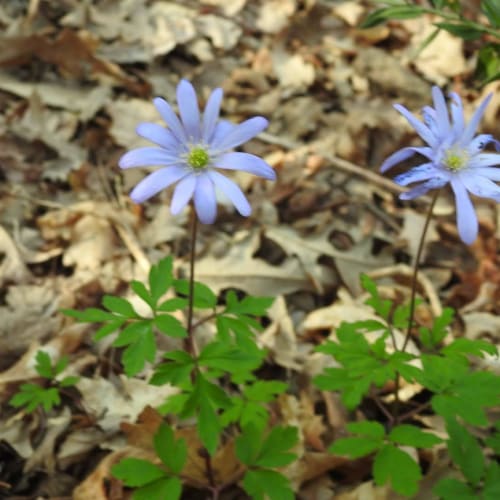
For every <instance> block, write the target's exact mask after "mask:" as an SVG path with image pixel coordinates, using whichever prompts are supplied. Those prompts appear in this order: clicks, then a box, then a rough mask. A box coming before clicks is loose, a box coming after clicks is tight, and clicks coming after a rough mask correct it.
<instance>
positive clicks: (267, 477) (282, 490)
mask: <svg viewBox="0 0 500 500" xmlns="http://www.w3.org/2000/svg"><path fill="white" fill-rule="evenodd" d="M243 488H244V489H245V491H246V492H247V493H248V495H250V497H251V498H252V500H264V498H265V497H267V498H270V499H271V500H294V498H295V495H294V493H293V490H292V489H291V487H290V482H289V481H288V479H287V478H286V477H285V476H283V475H282V474H280V473H279V472H275V471H272V470H249V471H247V472H246V473H245V476H244V477H243Z"/></svg>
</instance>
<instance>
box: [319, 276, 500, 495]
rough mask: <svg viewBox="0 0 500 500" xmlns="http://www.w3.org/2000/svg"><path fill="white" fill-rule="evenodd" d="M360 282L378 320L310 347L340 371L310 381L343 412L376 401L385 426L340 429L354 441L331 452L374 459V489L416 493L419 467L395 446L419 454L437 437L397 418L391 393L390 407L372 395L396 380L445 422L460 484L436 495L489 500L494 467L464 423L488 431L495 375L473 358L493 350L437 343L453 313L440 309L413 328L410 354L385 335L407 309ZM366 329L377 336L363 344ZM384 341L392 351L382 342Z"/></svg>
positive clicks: (484, 345) (496, 395)
mask: <svg viewBox="0 0 500 500" xmlns="http://www.w3.org/2000/svg"><path fill="white" fill-rule="evenodd" d="M361 282H362V286H363V288H364V289H365V290H366V291H367V292H368V293H369V295H370V296H369V298H368V299H367V300H366V304H368V305H370V306H371V307H372V308H373V310H374V311H375V313H376V314H377V315H378V316H379V317H380V320H369V321H358V322H353V323H342V324H341V325H340V327H339V328H338V330H337V332H336V336H337V341H327V342H326V343H325V344H323V345H320V346H318V348H317V351H319V352H323V353H325V354H328V355H330V356H332V357H333V358H334V359H335V360H336V362H337V363H338V364H339V365H340V366H339V367H335V368H326V369H325V370H324V372H323V373H322V374H321V375H319V376H317V377H316V378H315V380H314V382H315V384H316V385H317V386H318V387H319V388H320V389H323V390H335V391H339V392H340V393H341V398H342V401H343V402H344V404H345V405H346V407H347V408H348V409H350V410H354V409H355V408H357V407H359V406H360V405H361V403H362V401H363V400H364V399H366V398H368V399H375V400H376V403H377V405H378V406H379V407H381V408H382V410H383V411H384V414H385V415H386V416H387V418H388V422H387V428H386V427H385V426H384V425H382V424H381V423H380V422H378V421H361V422H354V423H350V424H348V425H347V430H348V431H349V432H351V433H352V434H353V437H348V438H341V439H337V440H336V441H335V442H334V443H333V445H332V446H331V447H330V451H331V452H332V453H335V454H338V455H346V456H349V457H350V458H359V457H363V456H368V455H373V469H372V473H373V478H374V480H375V482H376V483H377V484H379V485H381V484H385V483H387V482H390V483H391V485H392V488H393V489H394V490H395V491H396V492H398V493H400V494H402V495H407V496H411V495H414V494H415V493H416V492H417V491H418V482H419V480H420V479H421V477H422V473H421V470H420V465H419V464H418V463H417V462H416V461H415V459H414V457H413V456H411V455H410V454H408V453H407V452H406V451H404V449H402V448H401V447H403V446H410V447H413V448H415V449H417V450H419V449H423V448H428V447H432V446H434V445H436V444H439V443H440V442H442V439H440V438H439V437H437V436H435V435H433V434H431V433H429V432H426V431H425V430H424V429H422V428H420V426H418V425H416V424H412V423H407V422H408V421H411V419H412V418H413V415H414V412H413V411H409V412H408V413H407V414H402V415H401V414H400V405H399V404H398V403H399V402H398V401H397V394H395V395H394V396H395V398H394V399H395V402H394V403H392V406H389V405H386V407H384V403H383V402H382V400H381V399H380V398H379V395H378V393H379V392H380V389H381V388H382V387H383V386H385V385H386V384H387V383H388V382H389V381H391V380H395V381H396V383H395V384H394V385H395V387H396V389H395V390H396V391H397V390H398V388H399V383H398V382H397V381H398V379H399V377H402V378H403V379H404V380H406V381H408V382H418V383H419V384H421V385H422V387H423V388H425V389H427V390H428V392H429V397H428V401H427V403H426V404H425V405H424V406H423V407H422V408H420V410H424V409H426V407H430V408H432V410H433V411H434V412H435V413H436V414H437V415H440V416H441V417H443V419H444V420H445V421H446V428H447V430H448V435H449V437H448V440H447V441H446V444H447V447H448V451H449V455H450V459H451V460H452V461H453V463H454V464H455V466H456V467H457V468H458V469H459V470H460V472H461V473H462V475H463V477H464V481H463V482H462V481H460V480H459V479H455V478H447V479H444V480H441V482H439V483H438V485H437V486H436V489H435V492H436V493H437V494H439V495H441V496H442V497H443V498H446V499H451V498H462V497H458V496H453V495H454V494H458V493H457V492H459V491H462V492H469V493H470V494H471V495H477V494H478V492H481V493H482V494H483V495H486V496H484V498H493V497H490V496H487V495H489V494H490V493H491V492H492V491H498V489H499V488H500V475H499V474H498V466H497V465H496V463H495V462H493V461H492V462H490V463H489V464H488V465H487V466H486V465H485V459H484V456H483V449H482V448H481V446H480V444H478V441H477V438H475V437H474V436H473V435H472V434H471V433H470V432H469V431H468V430H467V427H466V425H469V426H477V427H483V428H484V427H487V426H488V425H489V424H488V419H487V416H486V413H485V409H486V408H491V407H494V406H497V405H498V404H499V403H500V377H499V376H498V375H495V374H493V373H490V372H487V371H478V370H474V369H473V359H474V358H477V357H483V356H484V355H485V354H490V355H496V354H497V349H496V347H495V346H493V345H492V344H490V343H488V342H486V341H483V340H469V339H464V338H458V339H452V340H451V341H450V342H449V343H448V344H446V345H445V344H444V343H443V341H444V340H445V338H446V336H447V335H449V326H450V323H451V321H452V320H453V310H451V309H445V310H444V311H443V313H442V314H441V315H440V316H438V317H437V318H436V319H435V320H434V323H433V325H432V326H431V327H430V328H424V327H422V328H420V340H421V343H422V347H423V348H425V350H426V351H427V352H424V353H423V354H421V355H420V356H415V355H410V354H408V353H406V352H404V349H403V348H398V346H397V345H396V342H395V340H394V337H393V336H392V334H391V332H393V330H394V329H395V328H400V327H401V326H403V327H404V326H406V323H407V322H408V319H409V318H408V310H409V308H408V306H407V305H395V304H394V303H393V302H392V301H390V300H387V299H382V298H381V297H380V295H379V292H378V290H377V286H376V284H375V282H373V281H372V280H371V279H370V278H368V277H367V276H363V277H362V280H361ZM367 332H374V333H376V335H375V338H374V339H373V340H371V341H369V340H368V339H367V338H366V333H367ZM391 338H392V340H393V343H392V346H390V343H388V340H390V339H391ZM390 347H391V349H390ZM389 350H390V352H389ZM403 422H404V423H403ZM460 422H461V423H460ZM497 442H500V440H498V438H497V437H496V435H495V437H494V438H492V440H491V441H490V443H491V445H494V444H495V443H497ZM464 494H465V493H464ZM463 498H478V497H477V496H470V497H465V496H464V497H463Z"/></svg>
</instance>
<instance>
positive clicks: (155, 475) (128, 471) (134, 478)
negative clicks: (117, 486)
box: [111, 458, 165, 488]
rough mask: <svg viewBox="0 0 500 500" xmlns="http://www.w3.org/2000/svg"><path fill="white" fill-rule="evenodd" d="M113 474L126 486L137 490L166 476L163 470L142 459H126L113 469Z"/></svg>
mask: <svg viewBox="0 0 500 500" xmlns="http://www.w3.org/2000/svg"><path fill="white" fill-rule="evenodd" d="M111 474H113V476H114V477H116V478H117V479H120V480H121V481H123V484H125V486H129V487H132V488H135V487H137V486H144V485H145V484H148V483H151V482H153V481H156V480H158V479H160V478H163V477H164V476H165V472H164V471H163V469H161V468H160V467H158V466H157V465H155V464H152V463H151V462H148V461H147V460H142V459H141V458H124V459H123V460H121V461H120V462H118V463H117V464H115V465H113V467H111Z"/></svg>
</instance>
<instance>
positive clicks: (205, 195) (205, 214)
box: [194, 173, 217, 224]
mask: <svg viewBox="0 0 500 500" xmlns="http://www.w3.org/2000/svg"><path fill="white" fill-rule="evenodd" d="M194 207H195V209H196V213H197V214H198V219H200V221H201V222H202V223H203V224H213V223H214V221H215V217H216V216H217V200H216V198H215V189H214V185H213V183H212V181H211V179H210V177H208V175H207V174H206V173H205V174H201V175H199V176H198V179H197V182H196V187H195V190H194Z"/></svg>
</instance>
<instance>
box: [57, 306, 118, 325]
mask: <svg viewBox="0 0 500 500" xmlns="http://www.w3.org/2000/svg"><path fill="white" fill-rule="evenodd" d="M61 312H62V313H63V314H65V315H66V316H70V317H71V318H75V319H76V320H77V321H80V322H82V323H101V322H103V321H109V320H113V319H116V316H115V315H114V314H112V313H110V312H107V311H103V310H102V309H97V308H95V307H89V308H88V309H85V310H84V311H76V310H75V309H61Z"/></svg>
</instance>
